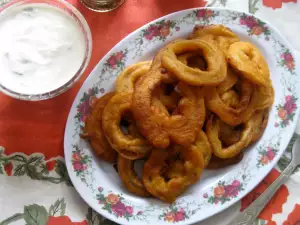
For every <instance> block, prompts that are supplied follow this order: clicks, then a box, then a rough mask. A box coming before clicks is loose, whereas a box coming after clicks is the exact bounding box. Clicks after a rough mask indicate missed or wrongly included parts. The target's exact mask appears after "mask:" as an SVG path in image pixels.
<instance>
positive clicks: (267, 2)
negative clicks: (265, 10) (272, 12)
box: [263, 0, 297, 9]
mask: <svg viewBox="0 0 300 225" xmlns="http://www.w3.org/2000/svg"><path fill="white" fill-rule="evenodd" d="M287 2H295V3H296V2H297V0H263V5H264V6H266V7H270V8H272V9H278V8H281V7H282V3H287Z"/></svg>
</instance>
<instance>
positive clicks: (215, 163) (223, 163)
mask: <svg viewBox="0 0 300 225" xmlns="http://www.w3.org/2000/svg"><path fill="white" fill-rule="evenodd" d="M243 157H244V153H243V152H240V153H239V154H238V155H237V156H234V157H233V158H228V159H220V158H218V157H216V156H214V155H213V156H212V157H211V160H210V162H209V164H208V166H207V169H210V170H215V169H221V168H224V167H227V166H231V165H234V164H237V163H239V162H240V161H241V160H242V159H243Z"/></svg>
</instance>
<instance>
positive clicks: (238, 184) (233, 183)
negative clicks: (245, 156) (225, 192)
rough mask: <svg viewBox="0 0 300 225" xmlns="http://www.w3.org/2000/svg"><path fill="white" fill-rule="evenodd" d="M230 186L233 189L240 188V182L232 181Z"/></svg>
mask: <svg viewBox="0 0 300 225" xmlns="http://www.w3.org/2000/svg"><path fill="white" fill-rule="evenodd" d="M232 186H234V187H240V186H241V182H239V181H238V180H234V181H233V182H232Z"/></svg>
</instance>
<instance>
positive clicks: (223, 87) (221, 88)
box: [217, 66, 238, 94]
mask: <svg viewBox="0 0 300 225" xmlns="http://www.w3.org/2000/svg"><path fill="white" fill-rule="evenodd" d="M237 81H238V76H237V75H236V73H235V72H234V71H233V70H232V69H231V67H229V66H228V67H227V74H226V78H225V80H224V81H223V82H222V83H220V84H219V85H218V86H217V91H218V93H219V94H223V93H225V92H226V91H229V90H230V89H231V88H232V87H233V86H234V85H235V84H236V82H237Z"/></svg>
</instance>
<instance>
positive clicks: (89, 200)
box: [64, 7, 300, 225]
mask: <svg viewBox="0 0 300 225" xmlns="http://www.w3.org/2000/svg"><path fill="white" fill-rule="evenodd" d="M201 9H211V10H215V11H228V12H236V13H239V14H245V15H247V16H253V17H254V18H257V19H259V20H261V21H263V22H265V23H266V24H267V25H268V26H269V27H270V28H271V29H272V30H274V31H275V33H276V35H278V36H279V37H280V38H281V39H282V42H283V43H284V45H285V46H286V47H287V48H288V49H289V51H290V52H291V53H292V55H293V56H294V61H295V73H296V74H299V71H300V70H299V64H298V61H299V59H298V57H296V56H297V54H296V53H295V49H294V48H293V47H292V45H291V43H290V42H289V41H288V40H287V39H286V38H285V37H284V36H283V35H282V33H281V32H280V31H279V30H278V29H277V28H276V27H275V26H273V25H272V24H271V23H270V22H269V21H268V20H266V19H262V18H261V17H259V16H257V15H254V14H251V13H248V12H243V11H241V10H236V9H231V8H218V7H194V8H188V9H184V10H179V11H176V12H173V13H170V14H166V15H164V16H162V17H159V18H157V19H154V20H152V21H149V22H148V23H146V24H144V25H143V26H141V27H139V28H137V29H135V30H134V31H132V32H130V33H129V34H128V35H127V36H125V37H124V38H122V39H121V40H120V41H119V42H118V43H117V44H115V45H114V46H113V47H112V48H111V49H110V50H109V51H108V52H107V53H106V54H105V55H104V56H103V57H102V58H101V59H100V60H99V61H98V63H97V64H96V66H95V67H94V68H93V69H92V71H91V72H90V73H89V75H88V76H87V77H86V79H85V80H84V82H83V83H82V85H81V86H80V88H79V89H78V91H77V94H76V96H75V98H74V100H73V103H72V106H71V107H70V110H69V114H68V119H67V122H66V126H65V132H64V153H65V155H66V152H67V151H68V152H69V151H70V150H69V149H68V146H67V144H66V140H68V138H67V135H68V134H67V127H68V124H70V123H71V121H72V120H73V118H72V117H71V109H73V108H74V107H76V103H78V102H77V101H76V100H78V98H79V92H80V91H81V89H82V87H83V86H85V85H86V84H87V83H89V80H90V79H92V74H93V73H95V72H96V71H97V68H98V67H100V64H101V62H102V61H103V60H104V59H106V58H107V57H108V56H110V55H111V54H112V53H113V52H114V49H116V48H118V47H119V46H122V45H123V44H124V42H126V41H128V40H129V39H130V38H131V36H134V35H135V34H137V33H138V32H140V31H141V30H142V29H144V28H146V27H148V26H149V25H150V24H153V23H156V22H158V21H161V20H163V19H167V18H168V17H172V16H176V14H180V13H185V12H187V13H188V12H192V11H193V10H201ZM297 77H298V78H297V79H298V80H299V81H300V77H299V76H297ZM297 87H299V88H300V83H298V84H297ZM299 114H300V109H297V111H296V114H295V118H296V119H295V122H293V123H292V124H291V126H290V127H289V128H290V129H291V130H292V132H291V133H290V135H288V136H289V138H287V139H288V141H287V142H286V144H284V145H283V146H284V148H283V147H281V148H283V149H285V150H283V151H282V152H281V153H280V154H278V157H277V158H274V160H272V161H271V162H270V164H269V165H268V167H269V168H268V169H267V170H265V171H267V172H264V171H261V172H263V173H264V174H263V175H262V176H260V177H259V179H255V181H256V182H253V183H251V182H250V184H249V185H248V187H247V191H245V192H242V193H241V194H240V195H239V196H238V198H236V199H232V200H231V201H230V202H229V203H228V204H227V205H225V206H223V207H218V208H217V209H216V210H215V211H214V212H213V213H208V215H206V216H205V217H203V218H201V219H197V217H196V218H190V219H189V220H184V221H181V222H176V224H179V225H188V224H194V223H197V222H201V221H204V220H206V219H208V218H210V217H212V216H214V215H216V214H219V213H220V212H222V211H224V210H225V209H228V208H230V207H231V206H232V205H234V204H236V203H237V202H239V201H241V199H242V198H243V197H245V196H246V195H247V194H249V193H250V192H251V191H252V190H253V189H254V188H255V187H256V186H257V185H259V184H260V183H261V181H262V180H263V179H264V178H265V177H266V176H267V175H268V174H269V173H270V171H271V170H272V169H273V168H274V167H275V166H276V165H277V163H278V161H279V160H280V158H281V157H282V155H283V154H284V152H285V151H286V148H287V146H288V144H289V142H290V140H291V139H292V137H293V135H294V133H295V129H296V126H297V121H298V118H299ZM282 141H284V140H282ZM66 165H67V170H68V173H69V174H70V173H71V172H73V171H72V165H71V162H70V160H66ZM70 179H71V181H72V183H73V184H74V188H75V189H76V191H77V193H78V194H79V195H80V196H81V198H82V199H83V200H84V201H85V202H86V203H87V204H88V205H89V206H90V207H91V208H93V210H95V211H96V212H97V213H99V214H100V215H102V216H103V217H105V218H107V219H109V220H111V221H113V222H116V223H118V224H122V225H131V222H130V221H122V220H120V219H119V218H117V217H115V216H114V215H112V214H109V213H107V212H106V211H104V210H103V209H101V208H100V207H99V206H98V205H96V204H95V202H94V201H93V199H92V198H86V197H84V194H83V193H81V191H80V190H79V186H80V185H81V184H79V183H80V181H79V180H78V179H76V177H74V176H71V175H70ZM252 181H253V179H252ZM254 183H255V184H254ZM75 184H76V185H75Z"/></svg>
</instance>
